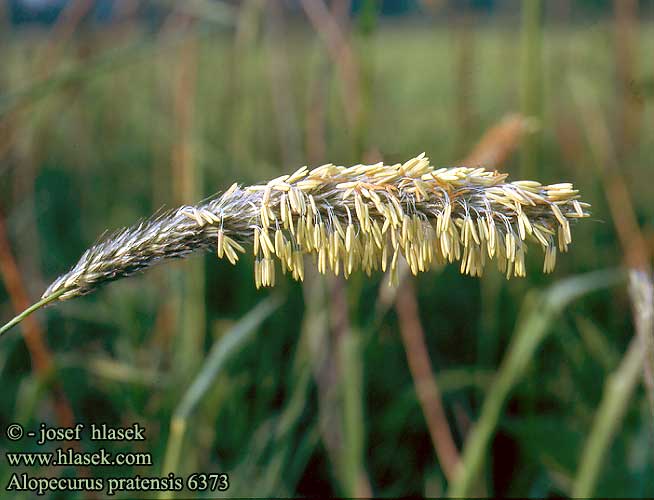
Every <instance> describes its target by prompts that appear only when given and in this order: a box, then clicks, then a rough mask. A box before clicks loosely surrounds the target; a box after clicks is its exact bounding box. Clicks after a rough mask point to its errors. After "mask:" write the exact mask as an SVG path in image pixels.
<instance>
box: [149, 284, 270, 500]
mask: <svg viewBox="0 0 654 500" xmlns="http://www.w3.org/2000/svg"><path fill="white" fill-rule="evenodd" d="M281 302H282V301H281V299H280V298H279V297H278V296H273V297H270V298H268V299H266V300H264V301H262V302H260V303H259V304H258V305H257V306H256V307H255V308H254V309H252V310H251V311H250V312H249V313H248V314H246V315H245V316H244V317H243V318H242V319H241V320H240V321H239V322H238V323H236V325H234V327H232V328H231V329H230V330H229V331H228V332H227V333H226V334H225V335H224V336H222V337H221V338H220V339H219V340H217V341H216V342H214V344H213V346H212V347H211V351H210V352H209V354H208V356H207V357H206V359H205V361H204V363H203V365H202V367H201V368H200V370H199V372H198V374H197V376H196V377H195V379H194V381H193V383H192V384H191V386H190V387H189V389H188V390H187V391H186V392H185V393H184V396H183V397H182V400H181V402H180V403H179V405H178V406H177V408H176V409H175V412H174V414H173V417H172V419H171V422H170V433H169V435H168V445H167V447H166V454H165V459H164V466H163V470H162V475H166V474H168V473H169V472H177V471H178V469H179V463H180V457H181V454H182V448H183V444H184V437H185V435H186V429H187V428H188V427H189V420H190V418H191V416H192V415H193V412H194V410H195V408H196V407H197V406H198V404H200V402H201V401H202V398H203V397H204V396H205V394H206V393H207V391H208V390H209V389H210V388H211V386H212V384H214V383H215V381H216V379H217V377H218V375H219V374H220V373H221V371H222V369H223V368H224V366H225V363H226V362H227V361H228V360H229V359H230V358H231V356H232V355H233V354H235V353H236V352H237V351H238V350H239V349H240V348H241V347H242V346H243V345H244V344H245V343H246V342H247V341H248V340H249V339H250V338H251V337H252V335H253V334H254V333H255V332H256V330H257V328H258V327H259V326H260V325H261V323H262V322H263V321H264V320H265V319H266V318H268V317H269V316H270V315H271V314H272V313H273V312H274V311H275V310H276V309H277V308H278V307H279V306H280V305H281ZM161 498H167V497H166V496H165V495H164V496H162V497H161Z"/></svg>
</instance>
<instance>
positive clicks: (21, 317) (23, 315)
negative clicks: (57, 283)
mask: <svg viewBox="0 0 654 500" xmlns="http://www.w3.org/2000/svg"><path fill="white" fill-rule="evenodd" d="M62 293H64V290H61V291H59V292H57V293H53V294H52V295H49V296H48V297H46V298H45V299H41V300H39V301H38V302H36V303H34V304H32V305H31V306H29V307H28V308H27V309H25V310H24V311H23V312H22V313H20V314H19V315H17V316H15V317H14V318H13V319H12V320H11V321H9V322H8V323H6V324H5V325H3V327H2V328H0V335H3V334H4V333H5V332H7V331H9V330H11V329H12V328H13V327H14V326H16V325H17V324H18V323H20V322H21V321H23V320H24V319H25V318H27V317H28V316H29V315H30V314H32V313H33V312H34V311H37V310H39V309H41V308H42V307H44V306H46V305H48V304H49V303H50V302H54V301H55V300H57V299H58V298H59V296H60V295H61V294H62Z"/></svg>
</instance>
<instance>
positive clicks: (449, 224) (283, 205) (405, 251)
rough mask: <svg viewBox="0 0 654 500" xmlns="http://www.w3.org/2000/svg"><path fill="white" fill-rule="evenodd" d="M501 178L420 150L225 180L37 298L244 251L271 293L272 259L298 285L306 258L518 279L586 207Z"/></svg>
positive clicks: (572, 197)
mask: <svg viewBox="0 0 654 500" xmlns="http://www.w3.org/2000/svg"><path fill="white" fill-rule="evenodd" d="M506 178H507V174H500V173H498V172H496V171H488V170H485V169H483V168H468V167H456V168H441V169H438V170H436V169H434V167H432V166H431V165H430V163H429V160H428V159H427V158H426V157H425V156H424V154H421V155H420V156H418V157H416V158H413V159H411V160H409V161H407V162H406V163H404V164H396V165H385V164H383V163H378V164H375V165H355V166H353V167H349V168H345V167H338V166H334V165H331V164H330V165H323V166H321V167H318V168H315V169H313V170H308V169H307V168H306V167H302V168H300V169H299V170H297V171H296V172H294V173H293V174H291V175H283V176H281V177H278V178H276V179H273V180H271V181H270V182H268V183H266V184H262V185H256V186H250V187H240V186H238V185H237V184H234V185H232V186H231V187H230V188H229V189H228V190H227V191H226V192H224V193H222V194H220V195H216V196H214V197H212V198H211V199H209V200H208V201H205V202H202V203H200V204H198V205H195V206H183V207H180V208H178V209H175V210H171V211H168V212H165V213H163V214H159V215H156V216H154V217H153V218H151V219H149V220H146V221H143V222H141V223H139V224H137V225H135V226H132V227H129V228H126V229H121V230H120V231H118V232H117V233H115V234H113V235H111V236H109V237H108V238H106V239H104V240H103V241H100V242H98V243H96V244H95V245H93V246H92V247H91V248H89V249H88V250H87V251H86V252H85V253H84V254H83V255H82V257H81V258H80V260H79V261H78V262H77V264H75V266H73V268H72V269H71V270H70V271H69V272H67V273H66V274H64V275H62V276H60V277H59V278H57V279H56V280H55V281H54V283H52V284H51V285H50V286H49V287H48V289H47V290H46V291H45V293H44V294H43V298H44V299H47V298H48V297H51V296H52V295H54V294H57V295H58V297H57V300H66V299H70V298H73V297H77V296H79V295H83V294H87V293H90V292H92V291H94V290H95V289H96V288H98V287H99V286H100V285H102V284H104V283H106V282H108V281H112V280H115V279H119V278H122V277H125V276H130V275H132V274H134V273H135V272H137V271H140V270H142V269H145V268H147V267H149V266H151V265H153V264H155V263H156V262H159V261H161V260H164V259H169V258H180V257H185V256H186V255H188V254H190V253H191V252H194V251H196V250H201V249H203V250H211V249H216V251H217V255H218V257H220V258H223V257H225V258H227V259H228V260H229V261H230V262H231V263H232V264H234V263H236V261H238V258H239V253H243V252H245V246H246V245H250V244H251V247H252V250H253V253H254V256H255V273H254V274H255V282H256V286H257V287H260V286H272V285H274V283H275V267H276V262H278V264H279V265H280V266H281V270H282V272H284V273H286V272H289V273H290V274H291V276H292V277H293V278H294V279H296V280H301V279H303V276H304V256H305V255H312V256H313V257H314V261H315V262H316V264H317V267H318V270H319V271H320V272H321V273H325V272H327V271H328V270H329V271H331V272H334V273H335V274H339V272H343V273H344V275H345V276H346V277H347V276H349V275H350V274H351V273H353V272H354V271H355V270H357V269H363V270H364V271H365V272H366V273H367V274H370V273H371V272H372V271H374V270H377V269H381V270H382V271H386V269H387V268H388V269H390V271H391V273H390V275H391V283H392V284H396V283H397V272H396V271H397V261H398V258H399V256H400V255H402V256H403V257H404V258H405V259H406V260H407V262H408V264H409V266H410V268H411V271H412V272H413V274H417V273H418V272H419V271H427V270H429V269H430V268H431V267H432V266H433V265H434V264H443V263H446V262H454V261H460V263H461V264H460V269H461V272H462V273H465V274H469V275H471V276H481V274H482V272H483V269H484V266H485V264H486V262H487V261H488V260H491V259H494V260H495V261H496V262H497V265H498V267H499V269H500V271H502V272H503V273H505V274H506V277H507V278H509V277H511V276H524V275H525V254H526V252H527V241H530V240H531V241H532V242H534V243H536V244H538V245H539V246H541V247H542V248H543V249H544V252H545V261H544V266H543V270H544V271H545V272H550V271H552V270H553V269H554V266H555V262H556V254H557V248H558V250H560V251H566V250H567V248H568V245H569V244H570V242H571V241H572V235H571V232H570V222H571V221H572V220H574V219H577V218H582V217H587V216H588V215H589V214H588V212H587V210H586V209H587V208H588V207H589V205H588V204H586V203H583V202H581V201H579V200H578V197H579V196H578V191H577V190H575V189H573V187H572V185H571V184H569V183H562V184H554V185H549V186H543V185H541V184H540V183H538V182H534V181H515V182H506Z"/></svg>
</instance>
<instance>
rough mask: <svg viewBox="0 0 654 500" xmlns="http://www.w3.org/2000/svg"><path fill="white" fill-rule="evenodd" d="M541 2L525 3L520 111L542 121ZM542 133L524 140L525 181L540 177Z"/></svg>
mask: <svg viewBox="0 0 654 500" xmlns="http://www.w3.org/2000/svg"><path fill="white" fill-rule="evenodd" d="M542 10H543V6H542V4H541V0H523V2H522V37H521V42H520V43H521V51H522V54H521V70H522V75H521V76H522V79H521V84H520V85H521V89H520V98H521V108H522V114H523V115H524V116H525V117H527V118H528V119H531V120H536V121H537V122H538V123H540V121H541V97H542V95H541V94H542V84H541V82H542V68H541V64H542V54H541V43H542V36H543V34H542V26H541V18H542ZM539 136H540V134H539V133H537V132H535V133H532V134H528V135H526V136H525V137H524V138H523V142H522V148H521V158H520V163H521V165H520V174H521V175H522V176H523V177H524V178H525V179H534V178H537V177H538V174H539V172H538V151H539V145H540V140H539Z"/></svg>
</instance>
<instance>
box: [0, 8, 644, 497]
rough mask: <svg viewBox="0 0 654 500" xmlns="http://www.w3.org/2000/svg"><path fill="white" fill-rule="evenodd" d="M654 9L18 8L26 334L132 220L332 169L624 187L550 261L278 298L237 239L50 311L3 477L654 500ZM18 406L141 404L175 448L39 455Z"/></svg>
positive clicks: (70, 411) (15, 157)
mask: <svg viewBox="0 0 654 500" xmlns="http://www.w3.org/2000/svg"><path fill="white" fill-rule="evenodd" d="M653 20H654V2H652V1H640V2H638V1H636V0H614V1H613V2H611V1H608V0H606V1H590V0H585V1H574V0H552V1H547V2H545V1H538V0H524V1H522V2H520V1H512V0H496V1H446V0H423V1H409V0H405V1H396V2H393V1H381V0H357V1H355V0H352V1H349V0H333V1H331V2H327V3H324V2H323V1H322V0H303V1H297V2H296V1H272V0H269V1H266V0H245V1H243V2H234V1H232V2H227V1H212V0H189V1H184V2H172V1H164V0H160V1H154V0H148V1H146V0H143V1H140V0H123V1H119V0H116V1H104V2H103V1H97V2H95V1H91V0H70V1H67V2H63V1H58V2H57V1H52V2H47V1H18V0H13V1H4V2H2V3H1V4H0V179H1V180H0V214H1V218H0V317H1V318H2V321H0V322H2V323H4V322H5V321H7V320H9V319H10V318H11V317H12V316H13V315H14V314H15V313H16V312H17V310H19V309H22V308H24V307H26V306H27V305H28V304H29V303H31V302H34V301H35V300H37V299H38V298H39V297H40V295H41V293H42V292H43V290H44V289H45V288H46V286H47V285H48V284H49V283H50V282H51V281H52V280H54V278H56V277H57V276H58V275H59V274H60V273H63V272H65V271H66V270H67V269H68V268H69V267H70V266H71V265H72V264H73V263H74V262H76V260H77V259H78V257H79V256H80V255H81V253H82V252H83V251H84V250H85V249H86V248H87V247H88V246H90V245H91V244H92V243H93V242H94V241H95V240H96V238H97V237H98V236H99V235H100V234H101V233H102V232H103V231H105V230H111V229H115V228H119V227H122V226H125V225H129V224H132V223H133V222H135V221H137V220H138V219H140V218H143V217H147V216H148V215H150V214H151V213H153V212H155V211H157V210H158V209H159V208H161V207H162V206H166V207H172V206H176V205H178V204H182V203H194V202H197V201H199V200H200V199H202V198H204V197H206V196H208V195H211V194H213V193H214V192H216V191H219V190H223V189H226V188H227V187H228V186H229V185H230V184H231V183H232V182H234V181H238V182H240V183H245V184H248V183H256V182H259V181H263V180H267V179H269V178H272V177H275V176H277V175H280V174H282V173H288V172H291V171H293V170H295V169H296V168H297V167H299V166H301V165H305V164H307V165H319V164H323V163H327V162H332V163H335V164H339V165H349V164H354V163H359V162H363V161H370V162H376V161H378V160H379V159H381V158H383V159H384V160H386V161H388V162H396V161H403V160H406V159H408V158H410V157H412V156H415V155H417V154H418V153H420V152H422V151H425V152H426V153H427V155H428V156H429V157H430V158H431V159H432V163H433V164H434V165H437V166H448V165H459V164H462V163H465V164H482V165H485V166H488V167H489V168H497V169H498V170H501V171H505V172H508V173H510V174H511V176H512V178H514V179H517V178H529V179H535V180H538V181H541V182H543V183H556V182H562V181H570V182H574V184H575V186H576V187H577V188H579V189H580V190H581V193H582V195H583V200H584V201H588V202H590V203H592V205H593V208H592V212H593V216H592V218H591V219H590V220H584V221H581V222H580V223H579V224H577V225H576V226H575V227H574V228H573V237H574V240H575V241H574V243H573V245H572V247H571V251H570V252H569V253H568V254H565V255H561V256H559V261H558V266H557V270H556V272H555V273H554V274H553V275H548V276H544V275H542V273H541V265H542V264H541V263H542V255H541V254H540V252H539V251H533V252H532V253H531V254H530V255H529V262H528V277H527V278H526V279H514V280H511V281H506V280H504V278H503V277H502V276H500V275H499V273H498V272H497V271H496V270H495V269H493V266H489V268H488V271H487V273H486V275H485V276H484V277H483V278H482V279H480V280H479V279H473V278H469V277H464V276H461V275H459V273H458V266H457V265H453V266H448V267H444V268H442V269H438V270H434V271H432V272H429V273H427V274H424V275H421V276H419V277H418V278H416V279H414V278H412V277H411V279H410V281H407V282H405V283H404V284H403V285H402V286H401V287H400V289H399V291H398V293H397V294H394V292H393V291H392V290H389V289H388V287H387V286H386V279H385V277H384V276H381V275H376V276H373V277H372V279H368V278H367V277H365V276H364V275H360V274H357V275H355V276H353V277H352V278H351V279H350V280H349V281H347V282H344V281H342V280H340V279H334V278H333V277H322V276H319V275H315V273H309V275H308V276H307V279H306V280H305V282H304V283H303V284H298V283H295V282H293V281H292V280H290V279H286V278H283V279H278V284H277V286H276V287H275V289H273V290H260V291H256V290H255V287H254V280H253V261H252V258H251V257H246V258H243V259H241V262H240V263H239V264H238V265H236V266H235V267H232V266H231V265H230V264H229V263H228V262H226V261H224V260H217V259H216V257H215V256H214V255H206V256H195V257H192V258H189V259H186V260H184V261H180V262H174V263H170V264H166V265H163V266H160V267H156V268H154V269H152V270H151V271H148V272H147V273H146V274H144V275H142V276H137V277H135V278H132V279H126V280H121V281H118V282H116V283H112V284H110V285H108V286H106V287H104V288H102V289H101V290H100V291H99V292H97V293H95V294H93V295H90V296H87V297H82V298H78V299H75V300H71V301H69V302H65V303H62V304H57V305H55V306H54V307H50V308H48V309H46V310H45V311H42V312H39V313H38V314H36V315H35V316H34V317H33V319H31V320H29V321H26V322H24V323H23V324H22V325H21V327H19V328H18V329H17V330H16V331H13V332H11V333H9V334H7V335H5V337H4V338H2V340H1V342H0V377H1V380H2V392H1V394H2V395H1V396H0V397H1V401H2V404H1V405H0V427H1V428H2V436H1V437H0V449H1V450H2V451H3V453H2V455H3V457H2V460H0V482H1V483H2V486H3V488H4V486H6V484H7V483H8V481H9V479H10V477H11V474H12V473H14V472H21V471H25V472H27V473H29V474H30V475H31V476H44V475H47V476H54V477H75V476H77V475H79V476H86V477H109V476H121V477H122V476H126V477H127V476H135V475H137V474H139V475H141V476H151V477H165V476H167V475H168V473H169V472H173V473H174V474H175V475H177V476H179V477H187V476H188V474H190V473H193V472H218V471H220V472H227V473H229V477H230V489H229V490H228V491H227V492H225V493H222V494H221V495H223V496H256V497H267V496H278V497H279V496H305V495H315V494H320V495H338V496H347V497H354V496H368V497H369V496H398V495H402V496H405V495H425V496H441V495H446V494H451V495H454V496H460V497H461V496H466V495H475V496H488V495H498V496H523V497H524V496H533V497H554V496H556V497H560V496H577V497H584V496H586V497H588V496H595V495H598V496H603V497H611V496H614V497H615V496H619V497H629V496H637V497H646V496H649V497H651V496H654V453H653V451H652V450H654V413H653V411H654V382H653V381H654V378H653V374H654V368H653V367H654V362H653V360H654V356H653V355H652V352H653V351H652V345H654V330H653V326H652V308H653V307H654V305H653V304H652V281H651V271H650V269H649V266H650V265H651V252H652V249H653V248H654V224H653V222H652V221H653V220H654V218H653V217H654V202H653V201H652V200H653V198H654V197H653V195H654V191H653V188H652V167H651V159H652V157H653V156H654V133H653V132H652V131H653V130H654V101H653V97H654V58H653V57H652V54H653V53H654V52H653V51H654V24H653V23H652V21H653ZM629 270H631V271H629ZM630 290H631V293H630ZM19 330H21V331H19ZM12 422H19V423H21V424H22V425H23V426H25V428H26V429H34V430H36V429H38V426H39V424H40V423H41V422H45V423H46V424H47V425H48V426H67V425H72V424H73V423H75V422H82V423H85V424H87V425H89V424H90V423H103V422H104V423H108V424H110V425H114V426H118V425H125V426H127V425H130V424H132V423H134V422H138V423H139V424H140V425H141V426H143V427H144V428H145V429H146V436H147V440H146V441H145V442H140V443H103V444H101V443H97V442H96V443H94V442H91V441H89V440H88V439H85V440H83V441H82V442H81V443H79V445H78V449H79V450H80V451H89V452H90V451H94V450H97V449H99V448H100V447H101V446H106V447H107V449H108V450H109V451H112V452H118V451H138V452H147V453H150V454H151V456H152V460H153V463H152V465H151V466H141V467H136V466H135V467H128V466H124V467H102V468H101V467H88V468H85V467H77V468H74V467H50V468H43V467H40V468H39V467H31V468H29V467H28V468H22V469H21V468H16V467H10V466H9V465H8V463H7V460H6V459H5V457H4V451H30V450H33V451H49V450H53V449H55V448H56V447H58V446H61V445H62V444H61V443H50V444H48V445H46V446H44V447H38V446H36V445H35V444H34V443H33V442H32V441H31V440H27V439H25V440H23V441H20V442H18V443H14V442H11V441H9V440H8V439H7V438H6V437H5V434H4V433H5V428H6V426H7V425H9V424H10V423H12ZM448 464H449V466H448ZM12 494H13V493H6V495H7V496H8V497H11V495H12ZM189 494H190V493H183V495H186V496H188V495H189ZM215 494H217V493H212V494H209V493H205V494H204V495H201V496H212V495H215ZM52 496H53V497H56V498H64V497H66V498H67V497H69V496H72V497H77V498H100V497H102V496H103V495H102V493H95V494H88V493H81V492H77V493H75V494H72V495H64V494H53V495H52ZM117 496H118V497H124V498H132V497H135V496H139V494H137V493H134V492H125V493H122V494H118V495H117ZM146 496H147V495H146ZM149 496H150V497H151V496H152V494H150V495H149ZM16 497H17V498H31V497H32V495H31V494H30V493H25V494H22V496H21V495H20V494H16ZM162 497H163V498H168V497H170V494H168V493H162Z"/></svg>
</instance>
